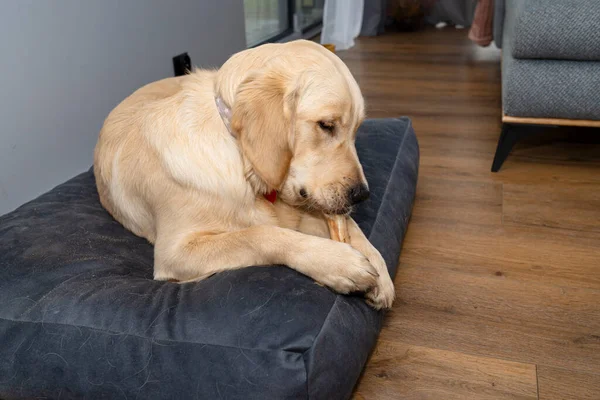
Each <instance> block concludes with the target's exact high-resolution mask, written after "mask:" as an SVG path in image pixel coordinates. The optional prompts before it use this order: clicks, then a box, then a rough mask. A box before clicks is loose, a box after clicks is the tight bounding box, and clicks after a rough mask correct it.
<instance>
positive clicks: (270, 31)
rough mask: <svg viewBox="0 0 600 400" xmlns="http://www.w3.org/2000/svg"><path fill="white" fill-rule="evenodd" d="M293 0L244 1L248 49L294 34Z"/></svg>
mask: <svg viewBox="0 0 600 400" xmlns="http://www.w3.org/2000/svg"><path fill="white" fill-rule="evenodd" d="M293 10H294V1H293V0H244V17H245V19H246V44H247V46H248V47H253V46H257V45H259V44H262V43H265V42H274V41H276V40H279V39H282V38H284V37H285V36H288V35H290V34H292V33H293V32H294V26H293Z"/></svg>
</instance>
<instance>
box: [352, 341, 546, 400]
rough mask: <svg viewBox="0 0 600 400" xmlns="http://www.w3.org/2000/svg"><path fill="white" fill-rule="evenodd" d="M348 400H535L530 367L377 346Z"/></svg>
mask: <svg viewBox="0 0 600 400" xmlns="http://www.w3.org/2000/svg"><path fill="white" fill-rule="evenodd" d="M363 381H364V384H362V385H360V386H359V389H358V391H357V392H356V393H355V394H354V399H374V400H396V399H448V400H450V399H537V382H536V369H535V365H531V364H521V363H514V362H509V361H504V360H498V359H492V358H485V357H476V356H471V355H467V354H461V353H456V352H452V351H444V350H437V349H431V348H427V347H421V346H411V345H406V344H403V343H397V342H389V341H380V342H379V343H378V345H377V348H376V349H375V351H374V353H373V355H372V357H371V360H370V363H369V367H368V368H367V369H366V370H365V372H364V374H363Z"/></svg>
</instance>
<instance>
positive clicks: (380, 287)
mask: <svg viewBox="0 0 600 400" xmlns="http://www.w3.org/2000/svg"><path fill="white" fill-rule="evenodd" d="M368 254H369V256H368V257H369V260H370V261H371V263H372V264H373V266H374V267H375V269H376V270H377V272H378V273H379V277H378V278H377V286H375V287H373V289H372V290H370V291H368V292H367V293H366V299H367V303H368V304H369V305H370V306H371V307H373V308H375V309H377V310H380V309H388V308H391V307H392V304H393V303H394V299H395V297H396V291H395V288H394V282H392V279H391V278H390V274H389V272H388V269H387V265H386V263H385V260H384V259H383V257H382V256H381V254H380V253H379V251H377V250H376V249H375V248H372V251H369V252H368Z"/></svg>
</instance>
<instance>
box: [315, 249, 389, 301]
mask: <svg viewBox="0 0 600 400" xmlns="http://www.w3.org/2000/svg"><path fill="white" fill-rule="evenodd" d="M330 244H331V245H332V246H333V247H334V248H333V249H331V251H328V252H327V255H328V257H327V258H328V260H326V262H325V265H326V267H325V268H324V269H322V270H320V271H319V272H318V273H317V274H316V275H317V276H315V277H314V278H315V280H316V281H317V282H319V283H322V284H323V285H325V286H328V287H330V288H331V289H333V290H335V291H336V292H338V293H343V294H347V293H351V292H367V291H369V290H370V289H372V288H374V287H375V286H376V285H377V282H378V279H379V274H378V272H377V270H376V269H375V267H373V265H371V263H370V262H369V260H367V258H366V257H365V256H363V255H362V254H361V253H360V252H358V251H356V250H355V249H353V248H352V247H351V246H350V245H347V244H345V243H338V242H333V241H331V242H330Z"/></svg>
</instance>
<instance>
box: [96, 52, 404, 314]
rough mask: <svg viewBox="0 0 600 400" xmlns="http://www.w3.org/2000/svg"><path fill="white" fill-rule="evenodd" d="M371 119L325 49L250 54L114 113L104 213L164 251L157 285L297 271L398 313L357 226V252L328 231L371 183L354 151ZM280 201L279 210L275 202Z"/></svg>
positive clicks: (147, 91) (159, 253) (161, 84)
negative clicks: (272, 267) (278, 269)
mask: <svg viewBox="0 0 600 400" xmlns="http://www.w3.org/2000/svg"><path fill="white" fill-rule="evenodd" d="M216 96H220V97H221V98H222V99H223V101H224V102H225V103H226V104H227V105H229V106H230V107H231V111H232V119H231V127H232V132H231V133H230V132H229V131H228V129H227V127H226V126H225V124H224V122H223V120H222V119H221V116H220V115H219V112H218V109H217V107H216V105H215V97H216ZM363 118H364V101H363V98H362V95H361V92H360V89H359V87H358V85H357V83H356V82H355V80H354V79H353V77H352V75H351V74H350V72H349V70H348V69H347V67H346V66H345V65H344V64H343V62H342V61H341V60H340V59H339V58H338V57H337V56H336V55H335V54H333V53H331V52H329V51H328V50H326V49H325V48H323V47H322V46H319V45H318V44H315V43H312V42H308V41H302V40H301V41H295V42H290V43H287V44H267V45H263V46H260V47H258V48H255V49H250V50H245V51H242V52H240V53H238V54H235V55H234V56H232V57H231V58H230V59H229V60H228V61H227V62H226V63H225V64H224V65H223V66H222V67H221V68H220V69H219V70H218V71H209V70H197V71H194V72H193V73H191V74H190V75H186V76H183V77H177V78H168V79H164V80H161V81H157V82H153V83H151V84H148V85H146V86H144V87H142V88H140V89H138V90H137V91H135V92H134V93H133V94H132V95H130V96H129V97H128V98H126V99H125V100H124V101H123V102H122V103H121V104H119V105H118V106H117V107H116V108H115V109H114V110H113V111H112V112H111V113H110V114H109V116H108V117H107V119H106V121H105V123H104V126H103V127H102V130H101V132H100V136H99V140H98V143H97V146H96V150H95V157H94V173H95V176H96V182H97V186H98V192H99V195H100V200H101V202H102V204H103V206H104V207H105V208H106V209H107V210H108V211H109V212H110V213H111V215H113V216H114V218H115V219H116V220H118V221H119V222H120V223H122V224H123V225H124V226H125V227H126V228H127V229H129V230H131V231H132V232H133V233H135V234H136V235H139V236H141V237H144V238H146V239H147V240H148V241H150V242H151V243H153V244H154V245H155V247H154V248H155V250H154V251H155V261H154V278H155V279H157V280H176V281H181V282H188V281H196V280H200V279H203V278H206V277H208V276H210V275H212V274H214V273H218V272H220V271H225V270H229V269H235V268H243V267H247V266H254V265H269V264H285V265H287V266H289V267H290V268H293V269H295V270H297V271H299V272H301V273H303V274H305V275H307V276H309V277H311V278H313V279H314V280H315V281H317V282H319V283H321V284H324V285H326V286H328V287H330V288H332V289H334V290H336V291H337V292H340V293H348V292H352V291H364V292H366V298H367V301H368V302H369V303H370V304H371V305H372V306H374V307H375V308H389V307H390V306H391V305H392V302H393V299H394V286H393V283H392V281H391V279H390V276H389V274H388V271H387V268H386V265H385V262H384V260H383V258H382V257H381V255H380V254H379V252H378V251H377V250H376V249H375V248H374V247H373V246H372V245H371V244H370V243H369V241H368V240H367V239H366V237H365V236H364V235H363V233H362V232H361V230H360V229H359V228H358V226H357V225H356V223H355V222H354V221H352V220H350V237H351V245H348V244H344V243H339V242H335V241H332V240H330V239H329V234H328V230H327V224H326V222H325V220H324V218H323V212H326V213H335V212H338V213H340V212H347V211H349V210H350V206H349V204H348V201H347V196H346V194H347V193H348V188H349V187H351V186H352V185H355V184H358V183H361V182H362V183H364V184H366V181H365V177H364V174H363V171H362V168H361V166H360V163H359V161H358V157H357V155H356V149H355V146H354V137H355V133H356V130H357V128H358V126H359V125H360V123H361V122H362V120H363ZM330 127H333V129H331V130H330V129H329V128H330ZM272 189H276V190H277V191H278V196H279V197H278V200H277V201H276V203H275V204H271V203H270V202H268V201H267V200H266V199H265V198H264V196H263V195H264V194H265V193H267V192H269V191H271V190H272ZM302 191H303V192H304V193H302ZM303 194H305V195H303Z"/></svg>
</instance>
